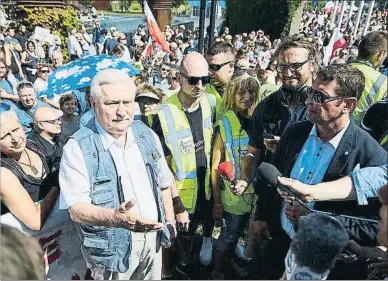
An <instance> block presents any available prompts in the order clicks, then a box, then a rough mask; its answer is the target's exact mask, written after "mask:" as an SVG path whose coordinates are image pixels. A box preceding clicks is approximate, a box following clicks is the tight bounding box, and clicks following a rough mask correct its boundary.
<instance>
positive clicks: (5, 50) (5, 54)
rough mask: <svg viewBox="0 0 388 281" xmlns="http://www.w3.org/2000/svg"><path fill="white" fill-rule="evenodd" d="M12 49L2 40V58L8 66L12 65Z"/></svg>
mask: <svg viewBox="0 0 388 281" xmlns="http://www.w3.org/2000/svg"><path fill="white" fill-rule="evenodd" d="M11 56H12V54H11V51H10V50H9V45H8V44H6V43H5V42H4V40H0V59H1V60H4V61H5V63H6V65H7V66H10V65H11Z"/></svg>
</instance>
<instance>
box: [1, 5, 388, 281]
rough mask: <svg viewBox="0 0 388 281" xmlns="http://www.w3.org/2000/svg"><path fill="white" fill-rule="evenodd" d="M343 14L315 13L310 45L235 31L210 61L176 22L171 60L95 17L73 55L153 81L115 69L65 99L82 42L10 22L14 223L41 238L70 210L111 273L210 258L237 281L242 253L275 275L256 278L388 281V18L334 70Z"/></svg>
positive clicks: (5, 82) (6, 117) (8, 113)
mask: <svg viewBox="0 0 388 281" xmlns="http://www.w3.org/2000/svg"><path fill="white" fill-rule="evenodd" d="M333 16H335V13H333V12H332V11H331V12H328V11H324V10H318V9H317V10H314V11H312V12H304V14H303V16H302V22H301V27H300V32H299V34H296V35H293V36H290V37H285V38H282V39H275V40H272V38H270V37H269V36H268V35H266V34H265V33H264V31H262V30H258V31H252V32H250V33H242V34H236V35H234V36H232V35H231V33H230V30H229V28H228V27H226V26H225V27H223V29H222V31H221V32H219V33H218V34H216V36H215V38H214V42H213V43H212V44H211V45H210V46H209V47H208V48H206V50H205V54H204V55H202V54H200V53H199V52H197V47H198V40H199V30H198V29H195V30H189V29H187V28H186V27H185V26H184V25H181V26H179V28H177V29H175V30H173V29H172V28H171V27H170V26H168V25H166V26H165V27H164V28H163V32H162V33H163V35H164V37H165V40H166V42H167V43H168V46H169V50H170V52H169V53H165V52H163V51H162V50H161V49H159V48H158V46H154V47H153V50H152V54H151V55H150V56H148V55H147V52H146V51H147V49H146V48H147V46H148V42H149V38H148V35H147V31H146V28H145V26H144V25H139V26H138V29H137V31H136V33H135V34H134V35H133V38H130V39H131V41H132V43H133V44H128V43H127V39H128V38H127V35H126V34H124V33H122V32H120V31H119V30H118V29H117V28H116V27H113V26H112V27H110V28H109V30H107V29H102V28H101V27H100V23H99V20H98V19H97V18H95V20H94V24H95V26H94V28H93V30H92V31H89V32H88V30H87V29H86V28H85V26H81V27H80V29H79V30H71V31H70V32H69V38H68V42H67V49H68V53H69V60H70V61H71V62H73V61H77V60H82V59H83V57H88V56H93V55H101V54H105V55H112V56H115V57H116V59H117V60H123V61H125V62H127V63H129V64H132V65H134V66H135V67H136V68H137V69H138V70H139V72H140V74H139V75H136V76H133V77H130V76H128V75H127V74H126V73H124V72H123V71H121V70H118V69H113V68H111V69H105V70H101V71H100V72H98V73H97V74H96V75H95V76H94V77H89V78H90V79H91V83H90V86H89V87H86V88H82V89H77V90H73V91H68V92H64V93H48V91H47V89H49V87H48V86H49V81H50V80H49V78H50V75H53V73H55V71H57V70H58V69H59V70H60V69H61V68H62V67H64V66H66V63H65V62H64V58H63V50H64V48H65V47H66V44H62V42H61V40H60V38H59V37H57V36H53V37H52V41H51V42H48V44H45V45H44V46H42V44H41V42H38V41H36V40H34V36H33V34H30V33H29V31H27V30H26V28H25V26H23V25H19V26H16V25H12V24H11V25H9V26H8V27H6V28H5V29H4V30H3V32H2V33H1V34H0V98H1V103H0V122H1V127H0V145H1V177H0V194H1V215H2V217H3V216H5V215H9V214H12V215H13V216H14V217H15V218H16V219H17V220H18V221H20V222H21V223H22V225H23V226H25V227H27V228H29V229H30V230H32V231H35V232H36V233H39V231H41V230H42V228H43V227H44V225H45V223H46V221H47V219H48V218H49V217H50V214H51V213H52V212H53V211H54V209H55V208H59V209H60V210H66V211H67V212H68V213H67V216H68V220H69V221H72V223H73V224H75V227H76V228H77V233H78V236H77V237H78V238H77V239H79V241H80V249H77V250H79V251H80V252H81V253H82V256H83V259H84V260H85V263H86V266H87V268H88V269H89V270H90V273H91V277H93V278H94V279H114V280H124V279H136V280H143V279H144V280H158V279H161V278H163V279H173V278H179V279H193V278H196V277H198V276H197V275H196V272H197V271H198V264H197V263H196V262H195V261H196V260H197V259H199V264H200V265H201V266H204V267H209V268H211V275H210V276H207V277H208V278H211V279H228V278H230V276H231V275H230V269H231V268H233V267H231V266H228V265H229V264H230V263H231V262H232V261H233V259H235V258H240V259H241V260H244V261H245V262H247V263H253V264H254V267H256V268H259V270H258V271H257V272H256V273H255V274H256V275H255V276H252V277H253V278H254V279H279V278H283V279H285V280H292V279H301V278H303V279H327V278H328V279H355V278H357V279H359V278H362V279H383V278H387V277H388V259H387V247H388V241H387V235H388V234H387V227H388V226H387V225H388V222H387V205H388V198H387V196H388V191H387V179H388V177H387V169H388V163H387V150H388V131H387V126H388V116H387V114H386V113H387V76H386V75H385V74H384V73H386V67H387V65H386V63H387V60H386V57H387V33H386V21H387V13H386V11H384V10H383V11H377V10H376V11H374V13H373V16H372V19H371V21H370V28H369V30H368V33H367V34H366V35H365V36H361V33H359V32H358V31H357V32H355V31H354V21H355V16H353V17H352V18H351V19H350V20H349V24H347V23H344V25H343V26H341V27H340V28H343V30H341V32H342V34H343V36H344V38H345V40H346V42H347V47H346V48H342V49H338V50H336V52H334V53H333V55H332V56H331V60H330V63H329V65H327V66H326V65H324V62H323V58H324V57H325V51H327V49H326V47H327V46H328V44H329V41H330V38H331V35H332V33H333V30H332V29H331V28H330V21H331V17H333ZM364 18H366V15H364ZM364 21H365V20H362V21H361V22H362V23H363V22H364ZM208 31H209V30H208ZM354 34H355V35H356V36H354ZM206 40H209V38H206ZM69 75H70V74H69ZM74 75H77V74H74ZM225 163H226V164H232V165H231V167H232V168H231V170H230V175H226V176H225V175H222V176H221V174H222V173H221V172H220V170H221V168H219V167H221V164H225ZM269 163H271V165H273V166H271V165H270V164H269ZM263 164H264V165H263ZM271 167H272V168H271ZM271 169H272V170H271ZM273 169H275V170H273ZM269 171H272V172H271V173H270V172H269ZM273 171H276V172H273ZM266 173H267V174H266ZM278 176H279V177H278ZM270 177H272V178H273V179H274V181H275V183H272V182H271V180H268V178H270ZM280 185H281V186H283V188H280ZM56 202H57V205H55V204H56ZM314 210H318V212H317V211H314ZM328 214H332V215H330V216H328ZM333 214H335V215H333ZM340 214H342V215H347V217H343V216H338V215H340ZM379 218H380V220H379ZM378 220H379V223H377V221H378ZM2 222H3V221H2ZM200 226H201V228H200ZM215 227H220V228H221V231H220V234H219V236H218V238H217V240H215V239H214V238H213V237H214V228H215ZM1 228H2V229H1V232H2V235H1V241H2V249H3V247H4V248H6V249H7V251H6V253H7V255H6V258H7V259H9V260H14V259H16V260H19V262H20V263H24V266H23V268H26V265H25V264H26V263H27V261H28V259H26V257H24V256H23V258H21V255H22V254H21V253H22V252H20V251H19V250H17V249H18V248H17V247H22V246H21V245H25V246H23V247H28V250H27V252H29V254H30V260H29V261H28V262H31V264H33V265H34V266H33V267H34V268H35V269H36V266H37V264H39V262H37V259H39V257H41V256H43V254H42V253H41V252H40V249H39V246H38V245H36V241H33V240H30V239H29V238H27V237H22V236H20V234H19V233H14V230H13V229H12V228H9V227H8V226H5V225H2V227H1ZM199 229H201V231H200V235H201V237H202V240H201V246H200V249H199V254H198V256H194V255H193V252H197V251H195V249H193V248H194V245H195V239H194V238H195V236H196V235H198V230H199ZM16 245H17V247H16ZM13 248H15V250H14V251H15V253H14V254H12V251H13ZM37 253H38V254H37ZM173 253H176V255H177V256H178V258H174V254H173ZM18 255H20V256H18ZM23 255H24V254H23ZM42 259H43V258H42ZM3 260H4V257H2V260H1V263H2V264H3ZM26 260H27V261H26ZM6 264H8V265H9V266H7V267H6V268H4V266H2V268H1V277H3V278H4V279H19V278H25V279H29V278H31V279H40V278H44V276H45V274H44V271H43V262H42V270H39V269H36V270H30V271H29V272H28V276H27V275H22V274H24V272H22V270H21V271H15V270H11V269H10V267H12V266H11V265H10V263H9V261H7V263H6ZM14 266H16V263H15V264H14ZM46 273H47V272H46Z"/></svg>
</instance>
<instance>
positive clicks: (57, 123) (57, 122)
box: [40, 118, 62, 125]
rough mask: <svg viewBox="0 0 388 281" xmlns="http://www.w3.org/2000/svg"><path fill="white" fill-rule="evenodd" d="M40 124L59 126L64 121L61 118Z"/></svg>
mask: <svg viewBox="0 0 388 281" xmlns="http://www.w3.org/2000/svg"><path fill="white" fill-rule="evenodd" d="M40 122H45V123H50V124H52V125H54V124H55V125H59V124H61V123H62V120H61V118H57V119H54V120H43V121H40Z"/></svg>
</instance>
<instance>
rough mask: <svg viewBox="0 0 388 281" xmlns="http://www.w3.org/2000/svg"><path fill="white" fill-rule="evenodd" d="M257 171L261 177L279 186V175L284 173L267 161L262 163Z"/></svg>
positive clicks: (272, 184)
mask: <svg viewBox="0 0 388 281" xmlns="http://www.w3.org/2000/svg"><path fill="white" fill-rule="evenodd" d="M256 173H257V174H258V175H259V176H260V177H261V179H262V180H264V181H266V182H268V183H269V184H270V185H271V186H277V184H278V177H281V176H282V174H281V173H280V172H279V170H278V169H277V168H276V167H275V166H274V165H272V164H270V163H266V162H263V163H261V164H260V166H259V168H257V171H256Z"/></svg>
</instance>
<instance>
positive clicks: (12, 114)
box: [0, 109, 20, 126]
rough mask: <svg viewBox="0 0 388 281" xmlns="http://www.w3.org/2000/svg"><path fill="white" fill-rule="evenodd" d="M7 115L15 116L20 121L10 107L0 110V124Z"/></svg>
mask: <svg viewBox="0 0 388 281" xmlns="http://www.w3.org/2000/svg"><path fill="white" fill-rule="evenodd" d="M8 117H13V118H15V119H16V120H17V121H18V122H19V123H20V121H19V119H18V116H17V115H16V113H15V111H13V110H12V109H10V110H7V111H2V112H0V125H1V126H2V125H3V124H4V122H5V119H7V118H8Z"/></svg>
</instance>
